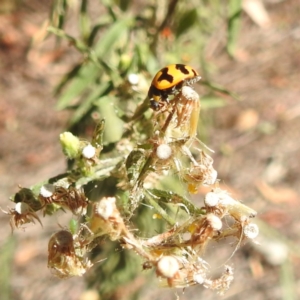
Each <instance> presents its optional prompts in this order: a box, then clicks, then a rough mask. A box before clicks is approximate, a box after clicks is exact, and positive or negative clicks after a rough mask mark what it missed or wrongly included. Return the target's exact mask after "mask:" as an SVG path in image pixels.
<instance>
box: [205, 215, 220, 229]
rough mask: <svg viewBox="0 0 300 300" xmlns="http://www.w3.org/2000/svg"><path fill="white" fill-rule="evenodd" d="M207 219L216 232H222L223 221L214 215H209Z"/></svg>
mask: <svg viewBox="0 0 300 300" xmlns="http://www.w3.org/2000/svg"><path fill="white" fill-rule="evenodd" d="M206 219H207V221H208V222H209V225H210V226H211V228H212V229H214V230H220V229H221V228H222V226H223V224H222V221H221V219H220V218H219V217H217V216H216V215H214V214H207V216H206Z"/></svg>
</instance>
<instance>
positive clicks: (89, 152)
mask: <svg viewBox="0 0 300 300" xmlns="http://www.w3.org/2000/svg"><path fill="white" fill-rule="evenodd" d="M95 154H96V148H95V147H94V146H92V145H91V144H88V145H87V146H85V147H84V148H83V149H82V156H83V157H85V158H87V159H90V158H93V157H94V156H95Z"/></svg>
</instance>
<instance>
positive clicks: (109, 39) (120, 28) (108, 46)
mask: <svg viewBox="0 0 300 300" xmlns="http://www.w3.org/2000/svg"><path fill="white" fill-rule="evenodd" d="M133 25H134V19H133V18H132V17H129V18H124V19H120V20H118V21H117V22H115V23H114V24H113V25H112V26H111V27H110V28H109V29H108V30H107V32H106V33H105V34H104V35H103V36H102V38H100V39H99V41H98V43H97V44H96V46H95V48H94V50H95V53H96V55H97V57H100V58H102V59H103V56H105V55H111V53H112V50H113V46H114V44H116V43H118V41H119V40H120V38H121V37H122V36H124V34H125V32H126V31H128V30H129V29H130V28H131V27H132V26H133Z"/></svg>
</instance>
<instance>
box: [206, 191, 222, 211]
mask: <svg viewBox="0 0 300 300" xmlns="http://www.w3.org/2000/svg"><path fill="white" fill-rule="evenodd" d="M219 200H220V198H219V196H218V194H216V193H214V192H209V193H207V194H206V195H205V198H204V204H205V205H206V206H209V207H214V206H217V205H218V203H219Z"/></svg>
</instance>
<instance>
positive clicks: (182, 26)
mask: <svg viewBox="0 0 300 300" xmlns="http://www.w3.org/2000/svg"><path fill="white" fill-rule="evenodd" d="M197 20H198V14H197V10H196V9H195V8H193V9H190V10H188V11H186V12H184V13H183V15H182V16H181V18H180V19H179V20H178V26H177V29H176V36H177V37H179V36H180V35H182V34H183V33H185V32H186V31H188V30H189V29H190V28H191V27H192V26H193V25H194V24H195V23H196V21H197Z"/></svg>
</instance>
